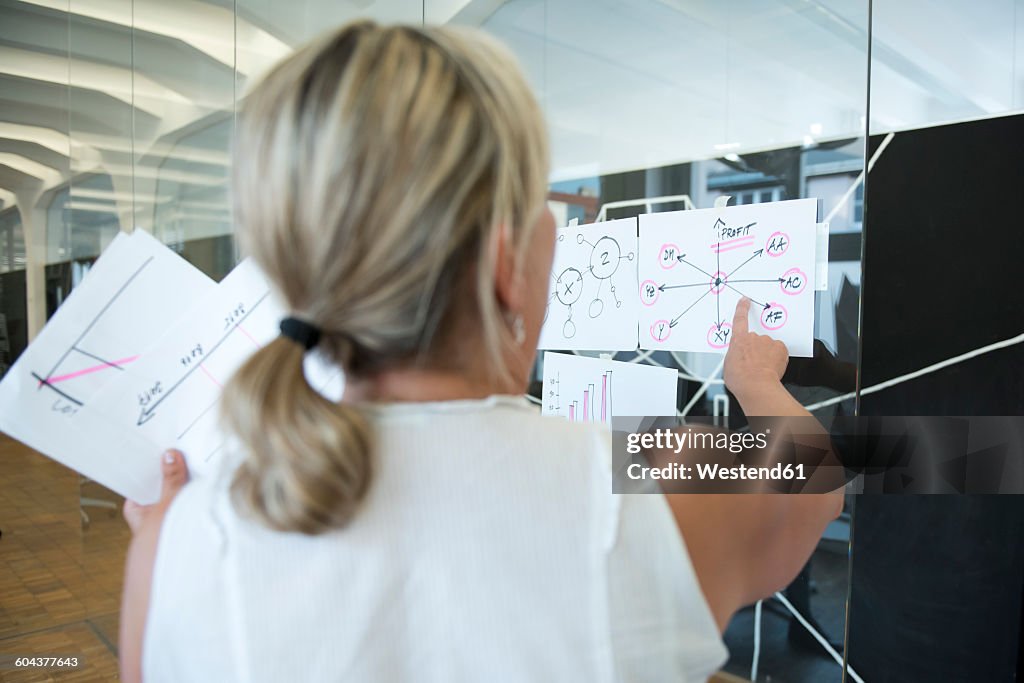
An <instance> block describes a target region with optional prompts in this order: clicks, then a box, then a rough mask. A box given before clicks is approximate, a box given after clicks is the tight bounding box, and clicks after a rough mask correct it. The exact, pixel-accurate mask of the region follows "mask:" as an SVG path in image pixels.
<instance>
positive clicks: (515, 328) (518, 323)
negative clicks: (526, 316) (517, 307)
mask: <svg viewBox="0 0 1024 683" xmlns="http://www.w3.org/2000/svg"><path fill="white" fill-rule="evenodd" d="M512 335H513V336H514V337H515V340H516V344H518V345H519V346H522V345H523V342H525V341H526V326H525V325H524V324H523V314H522V313H517V314H516V317H515V318H514V319H513V320H512Z"/></svg>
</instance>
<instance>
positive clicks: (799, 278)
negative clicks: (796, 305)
mask: <svg viewBox="0 0 1024 683" xmlns="http://www.w3.org/2000/svg"><path fill="white" fill-rule="evenodd" d="M806 287H807V275H806V274H805V273H804V271H802V270H800V269H799V268H790V269H789V270H787V271H786V272H785V273H783V274H782V282H780V283H779V288H780V289H782V293H783V294H788V295H789V296H796V295H797V294H799V293H800V292H802V291H804V288H806Z"/></svg>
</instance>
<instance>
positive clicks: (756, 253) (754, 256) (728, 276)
mask: <svg viewBox="0 0 1024 683" xmlns="http://www.w3.org/2000/svg"><path fill="white" fill-rule="evenodd" d="M762 254H764V249H758V250H757V251H755V252H754V255H753V256H751V257H750V258H748V259H747V260H746V261H744V262H743V263H741V264H739V265H738V266H736V267H735V268H733V269H732V272H731V273H729V274H728V275H726V276H725V278H726V279H727V280H728V279H729V278H731V277H732V276H733V275H735V274H736V271H737V270H739V269H740V268H742V267H743V266H745V265H747V264H748V263H750V262H751V261H753V260H754V259H756V258H757V257H758V256H761V255H762Z"/></svg>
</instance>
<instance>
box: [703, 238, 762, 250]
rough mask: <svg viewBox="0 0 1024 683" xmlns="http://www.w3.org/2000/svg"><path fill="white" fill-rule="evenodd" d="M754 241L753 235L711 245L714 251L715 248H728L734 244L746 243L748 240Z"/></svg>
mask: <svg viewBox="0 0 1024 683" xmlns="http://www.w3.org/2000/svg"><path fill="white" fill-rule="evenodd" d="M752 239H754V236H753V235H744V236H743V237H733V238H732V239H731V240H722V241H721V242H715V243H714V244H712V245H711V248H712V249H714V248H715V247H727V246H729V245H730V244H733V243H734V242H746V241H747V240H752Z"/></svg>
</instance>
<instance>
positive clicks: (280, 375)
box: [221, 337, 372, 535]
mask: <svg viewBox="0 0 1024 683" xmlns="http://www.w3.org/2000/svg"><path fill="white" fill-rule="evenodd" d="M304 355H305V350H304V349H303V348H302V346H300V345H299V344H296V343H295V342H294V341H292V340H289V339H286V338H284V337H278V338H276V339H274V341H272V342H270V343H269V344H267V345H266V346H265V347H263V348H262V349H260V350H259V351H257V352H256V353H255V354H253V355H252V357H250V358H249V359H248V360H247V361H246V362H245V363H244V364H243V365H242V367H240V368H239V369H238V371H237V372H236V373H235V375H234V377H232V378H231V380H230V381H229V382H228V384H227V385H226V386H225V388H224V395H223V399H222V404H221V410H222V416H223V419H224V422H225V425H226V426H227V427H228V429H230V431H231V432H232V433H233V434H234V435H235V436H236V437H237V438H238V439H239V440H240V441H241V443H242V446H243V447H244V448H245V449H246V451H247V457H246V458H245V460H244V461H243V462H242V464H241V465H240V466H239V468H238V470H237V471H236V473H235V476H234V480H233V481H232V483H231V495H232V499H233V501H234V503H235V505H236V507H238V508H239V509H241V510H245V511H248V512H250V513H251V514H253V515H254V516H255V517H256V518H257V519H258V520H259V521H260V522H262V523H263V524H265V525H266V526H269V527H270V528H272V529H276V530H278V531H299V532H301V533H304V534H310V535H313V534H319V533H322V532H325V531H328V530H330V529H336V528H339V527H341V526H344V525H345V524H346V523H347V522H348V521H349V519H351V518H352V515H353V514H354V513H355V510H356V508H357V506H358V504H359V502H360V500H362V498H363V496H364V495H365V493H366V490H367V488H368V486H369V483H370V476H371V464H370V454H371V451H372V436H371V432H370V427H369V425H368V423H367V421H366V419H365V417H364V416H363V414H362V413H361V412H360V411H359V410H357V409H356V408H354V407H352V406H351V405H346V404H342V403H333V402H331V401H329V400H328V399H326V398H324V397H323V396H322V395H321V394H320V393H319V392H318V391H317V390H316V389H314V388H313V387H312V386H310V384H309V382H308V381H307V380H306V376H305V373H304V372H303V367H302V365H303V358H304Z"/></svg>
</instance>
